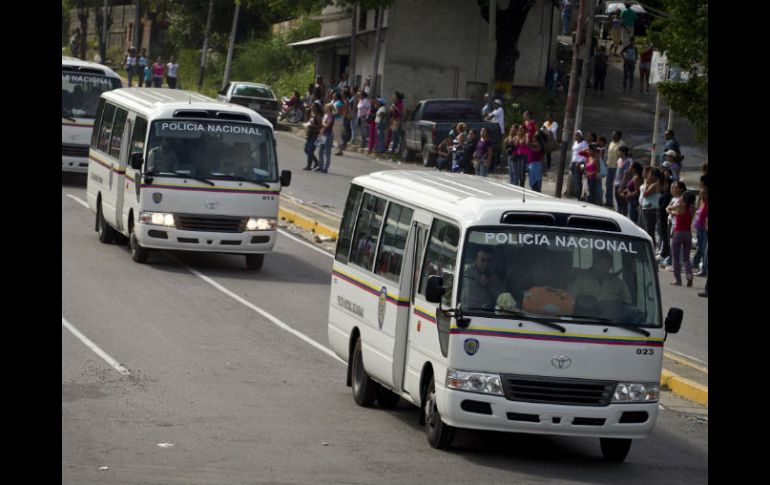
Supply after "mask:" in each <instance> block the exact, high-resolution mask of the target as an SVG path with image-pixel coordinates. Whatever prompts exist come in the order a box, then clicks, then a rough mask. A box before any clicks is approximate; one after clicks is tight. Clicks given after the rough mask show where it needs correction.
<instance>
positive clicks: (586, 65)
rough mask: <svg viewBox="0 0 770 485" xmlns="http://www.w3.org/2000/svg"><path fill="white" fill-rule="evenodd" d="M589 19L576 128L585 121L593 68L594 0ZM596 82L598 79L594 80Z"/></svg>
mask: <svg viewBox="0 0 770 485" xmlns="http://www.w3.org/2000/svg"><path fill="white" fill-rule="evenodd" d="M587 7H588V8H587V10H588V12H587V15H588V21H587V22H586V37H585V42H584V44H583V64H582V65H583V69H581V71H580V88H579V90H578V105H577V112H576V113H575V128H576V129H578V130H579V129H581V125H580V124H581V123H582V121H583V107H584V104H585V100H586V87H587V86H588V71H589V69H591V63H590V59H591V46H592V44H593V37H594V0H589V2H588V6H587ZM594 82H596V80H594Z"/></svg>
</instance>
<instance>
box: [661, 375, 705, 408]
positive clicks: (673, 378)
mask: <svg viewBox="0 0 770 485" xmlns="http://www.w3.org/2000/svg"><path fill="white" fill-rule="evenodd" d="M660 385H661V387H666V388H668V389H670V390H671V392H673V393H674V394H677V395H679V396H681V397H683V398H685V399H687V400H688V401H692V402H695V403H698V404H700V405H701V406H705V407H708V406H709V388H708V387H706V386H704V385H701V384H698V383H697V382H693V381H691V380H690V379H687V378H685V377H682V376H680V375H678V374H674V373H673V372H671V371H668V370H666V369H663V372H661V374H660Z"/></svg>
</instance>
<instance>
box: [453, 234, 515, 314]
mask: <svg viewBox="0 0 770 485" xmlns="http://www.w3.org/2000/svg"><path fill="white" fill-rule="evenodd" d="M494 268H495V264H494V255H493V251H492V249H491V248H488V247H480V248H479V249H478V251H477V252H476V256H475V257H474V258H473V264H471V265H469V266H468V267H466V268H465V271H463V278H462V279H463V285H462V289H463V290H462V297H461V298H460V303H461V304H462V306H463V308H465V309H470V308H483V309H487V310H491V309H493V308H494V306H495V302H496V300H497V296H498V295H499V294H500V293H503V292H505V287H504V286H503V284H502V282H501V281H500V279H499V278H498V277H497V276H496V275H495V274H494V271H493V269H494Z"/></svg>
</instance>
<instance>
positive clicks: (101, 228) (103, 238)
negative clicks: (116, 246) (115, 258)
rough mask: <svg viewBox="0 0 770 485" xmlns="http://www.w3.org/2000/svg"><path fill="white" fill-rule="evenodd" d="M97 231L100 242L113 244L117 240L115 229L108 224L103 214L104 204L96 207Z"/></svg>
mask: <svg viewBox="0 0 770 485" xmlns="http://www.w3.org/2000/svg"><path fill="white" fill-rule="evenodd" d="M96 230H97V231H98V232H99V242H101V243H103V244H112V242H113V241H114V240H115V229H113V228H112V227H110V225H109V224H107V221H105V220H104V213H102V204H101V202H99V205H98V206H97V207H96Z"/></svg>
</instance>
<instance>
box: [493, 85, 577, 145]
mask: <svg viewBox="0 0 770 485" xmlns="http://www.w3.org/2000/svg"><path fill="white" fill-rule="evenodd" d="M565 105H566V99H564V98H563V97H562V96H560V95H557V96H555V97H552V96H551V95H550V94H549V92H548V90H546V89H538V90H531V89H516V90H514V93H513V99H511V100H508V99H504V100H503V111H504V112H505V130H506V132H505V136H507V135H508V130H510V129H511V126H513V125H514V124H516V125H519V124H521V123H522V122H523V121H524V112H525V111H531V112H532V113H534V117H535V119H536V120H537V121H538V123H542V122H543V121H545V117H546V115H547V114H548V113H549V112H550V113H553V114H554V115H555V116H556V119H557V120H559V119H561V118H563V117H564V109H565ZM560 123H561V122H560Z"/></svg>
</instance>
